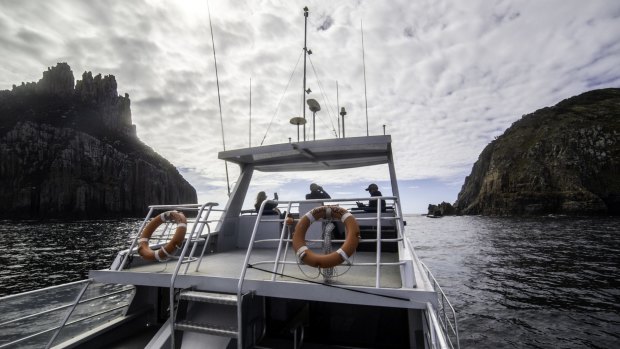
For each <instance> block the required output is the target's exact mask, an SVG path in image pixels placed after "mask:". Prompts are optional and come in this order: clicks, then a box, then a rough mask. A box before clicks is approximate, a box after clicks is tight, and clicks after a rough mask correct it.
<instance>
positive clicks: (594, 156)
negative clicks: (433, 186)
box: [455, 89, 620, 215]
mask: <svg viewBox="0 0 620 349" xmlns="http://www.w3.org/2000/svg"><path fill="white" fill-rule="evenodd" d="M455 206H456V208H457V210H459V211H460V212H461V213H463V214H484V215H524V214H534V215H536V214H574V215H582V214H583V215H593V214H613V215H618V214H620V89H603V90H595V91H590V92H586V93H584V94H581V95H579V96H576V97H572V98H569V99H566V100H564V101H562V102H560V103H558V104H557V105H556V106H554V107H549V108H543V109H540V110H538V111H536V112H534V113H532V114H528V115H525V116H523V117H522V118H521V120H519V121H517V122H515V123H514V124H513V125H512V126H511V127H510V128H509V129H507V130H506V131H505V132H504V134H503V135H502V136H500V137H498V138H497V139H495V140H494V141H493V142H491V143H490V144H489V145H488V146H487V147H486V148H485V149H484V150H483V151H482V153H481V154H480V157H479V158H478V161H477V162H476V163H475V164H474V166H473V169H472V172H471V174H470V175H469V176H467V178H466V179H465V183H464V184H463V187H462V188H461V192H460V193H459V195H458V199H457V202H456V203H455Z"/></svg>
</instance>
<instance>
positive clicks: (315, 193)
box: [306, 183, 332, 200]
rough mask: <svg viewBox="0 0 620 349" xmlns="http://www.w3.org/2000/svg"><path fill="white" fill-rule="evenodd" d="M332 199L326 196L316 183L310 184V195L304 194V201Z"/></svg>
mask: <svg viewBox="0 0 620 349" xmlns="http://www.w3.org/2000/svg"><path fill="white" fill-rule="evenodd" d="M331 198H332V197H331V196H329V194H327V192H326V191H325V190H323V187H321V186H320V185H318V184H316V183H312V184H310V193H309V194H306V200H309V199H331Z"/></svg>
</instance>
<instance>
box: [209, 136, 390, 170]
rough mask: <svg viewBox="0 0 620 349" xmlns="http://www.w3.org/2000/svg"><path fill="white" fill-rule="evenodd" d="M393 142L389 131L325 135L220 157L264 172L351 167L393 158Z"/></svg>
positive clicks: (238, 150) (232, 151) (383, 162)
mask: <svg viewBox="0 0 620 349" xmlns="http://www.w3.org/2000/svg"><path fill="white" fill-rule="evenodd" d="M391 143H392V138H391V136H389V135H386V136H366V137H352V138H334V139H322V140H317V141H306V142H292V143H283V144H273V145H267V146H260V147H252V148H243V149H235V150H228V151H222V152H220V153H219V154H218V158H219V159H220V160H226V161H229V162H233V163H236V164H239V165H241V166H246V165H252V166H253V167H254V169H256V170H258V171H263V172H284V171H319V170H334V169H347V168H355V167H364V166H371V165H380V164H386V163H388V162H390V161H391V158H392V156H391V153H392V147H391Z"/></svg>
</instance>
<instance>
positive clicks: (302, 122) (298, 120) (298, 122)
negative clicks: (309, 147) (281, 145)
mask: <svg viewBox="0 0 620 349" xmlns="http://www.w3.org/2000/svg"><path fill="white" fill-rule="evenodd" d="M291 124H293V125H297V142H299V125H305V124H306V119H304V118H300V117H299V116H296V117H293V118H291ZM288 142H289V143H290V142H291V138H290V137H289V138H288Z"/></svg>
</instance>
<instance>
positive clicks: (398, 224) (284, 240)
mask: <svg viewBox="0 0 620 349" xmlns="http://www.w3.org/2000/svg"><path fill="white" fill-rule="evenodd" d="M369 199H370V200H376V201H377V210H376V214H377V216H376V217H367V218H357V217H356V219H357V220H358V221H369V220H376V229H377V237H376V239H360V243H368V242H376V244H377V250H376V254H377V257H376V261H375V262H373V263H355V262H350V265H351V267H353V266H376V274H375V287H376V288H380V287H381V282H380V279H381V266H387V265H402V264H404V263H405V262H401V261H399V262H381V244H382V243H384V242H396V243H398V244H400V246H401V249H403V248H405V245H404V239H405V238H404V232H403V224H402V214H401V212H400V207H399V206H398V201H397V200H398V198H397V197H395V196H381V197H371V198H367V197H366V198H354V199H314V200H298V201H285V202H284V203H285V205H286V207H287V210H286V211H287V212H291V208H292V207H293V205H294V204H295V205H297V206H299V204H300V203H322V204H323V205H329V203H338V204H341V203H346V202H356V201H366V200H369ZM380 200H391V201H392V202H393V204H394V215H393V216H387V215H386V214H385V213H386V212H382V210H381V201H380ZM267 203H276V204H277V203H280V202H279V201H273V200H265V201H263V203H262V204H261V206H260V209H259V211H258V214H257V218H256V222H255V223H254V228H253V230H252V235H251V237H250V242H249V244H248V249H247V252H246V255H245V259H244V262H243V268H242V270H241V275H240V277H239V282H238V284H237V302H238V304H237V325H238V328H239V329H241V328H242V325H243V320H242V304H241V302H242V298H241V296H242V294H243V283H244V281H245V277H246V274H247V270H248V265H249V261H250V257H251V255H252V251H253V247H254V245H255V244H256V243H262V242H278V248H277V250H276V256H275V260H268V261H259V262H256V263H254V265H258V264H273V265H274V266H273V276H272V281H275V277H276V275H277V270H278V268H279V266H280V265H282V267H284V265H285V264H297V261H286V254H287V250H288V247H289V244H291V243H292V239H291V236H290V235H291V232H290V231H289V230H288V226H287V225H286V224H283V225H282V229H281V232H280V237H279V238H278V239H262V240H256V235H257V232H258V227H259V225H260V223H261V222H266V221H277V222H284V221H285V218H279V219H269V220H262V219H261V218H262V216H263V212H264V208H265V205H266V204H267ZM342 206H343V207H346V204H345V205H342ZM372 213H375V212H372ZM304 214H305V213H304V212H300V213H299V216H300V218H301V217H302V216H303V215H304ZM384 220H393V221H394V222H395V224H394V227H395V230H396V234H397V235H396V238H392V239H383V238H382V236H381V227H382V221H384ZM287 232H288V234H287ZM287 235H288V236H287ZM331 241H332V242H334V243H339V242H344V240H335V239H334V240H331ZM282 245H284V246H285V247H284V253H282ZM241 333H242V331H241V330H239V337H238V338H237V347H238V348H239V349H242V348H243V340H242V338H241Z"/></svg>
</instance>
